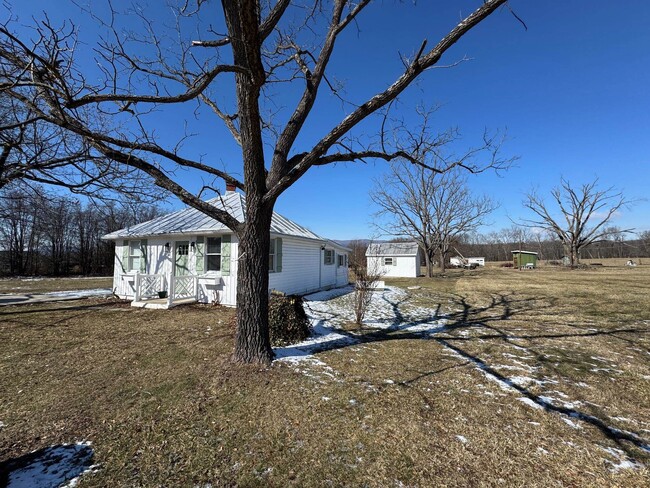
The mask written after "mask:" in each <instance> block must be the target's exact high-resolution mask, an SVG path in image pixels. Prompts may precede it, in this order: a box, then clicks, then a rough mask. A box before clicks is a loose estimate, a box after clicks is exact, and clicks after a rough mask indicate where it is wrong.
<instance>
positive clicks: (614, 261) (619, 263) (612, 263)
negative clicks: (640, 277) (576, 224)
mask: <svg viewBox="0 0 650 488" xmlns="http://www.w3.org/2000/svg"><path fill="white" fill-rule="evenodd" d="M629 259H630V258H608V259H581V260H580V264H590V265H592V264H596V265H603V266H607V267H624V266H625V263H627V262H628V261H629ZM631 259H632V261H634V262H635V263H636V264H637V265H642V266H650V258H631ZM550 261H554V260H549V259H542V260H540V261H539V262H538V266H539V267H546V266H549V267H553V268H556V267H557V266H556V265H551V264H549V262H550ZM507 262H508V263H509V262H510V261H488V262H486V263H485V266H486V267H489V268H498V267H500V266H501V265H503V264H505V263H507Z"/></svg>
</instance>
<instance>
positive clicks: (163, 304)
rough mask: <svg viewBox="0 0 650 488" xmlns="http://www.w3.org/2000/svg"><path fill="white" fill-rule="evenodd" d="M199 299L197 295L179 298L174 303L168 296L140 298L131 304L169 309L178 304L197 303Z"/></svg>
mask: <svg viewBox="0 0 650 488" xmlns="http://www.w3.org/2000/svg"><path fill="white" fill-rule="evenodd" d="M197 301H198V300H197V299H196V298H195V297H190V298H177V299H176V300H174V301H172V303H171V304H170V303H169V300H167V299H166V298H150V299H148V300H138V301H135V300H134V301H132V302H131V306H132V307H139V308H150V309H159V310H167V309H169V308H172V307H176V306H178V305H188V304H190V303H196V302H197Z"/></svg>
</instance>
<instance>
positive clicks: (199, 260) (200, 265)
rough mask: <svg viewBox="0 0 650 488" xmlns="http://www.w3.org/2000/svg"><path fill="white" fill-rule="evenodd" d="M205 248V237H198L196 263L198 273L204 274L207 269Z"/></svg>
mask: <svg viewBox="0 0 650 488" xmlns="http://www.w3.org/2000/svg"><path fill="white" fill-rule="evenodd" d="M204 248H205V244H204V243H203V237H197V238H196V264H195V270H196V274H203V272H204V271H205V266H204V263H205V257H204V254H205V253H204Z"/></svg>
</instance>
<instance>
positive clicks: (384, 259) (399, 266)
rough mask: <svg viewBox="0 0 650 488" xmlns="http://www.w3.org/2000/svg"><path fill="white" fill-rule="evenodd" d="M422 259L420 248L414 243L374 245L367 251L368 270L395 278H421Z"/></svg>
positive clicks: (382, 243)
mask: <svg viewBox="0 0 650 488" xmlns="http://www.w3.org/2000/svg"><path fill="white" fill-rule="evenodd" d="M421 259H422V255H421V251H420V246H419V245H418V243H417V242H412V241H410V242H381V243H373V244H370V245H369V246H368V249H367V250H366V261H367V265H368V269H369V270H373V272H374V271H377V272H378V273H380V274H381V275H382V276H388V277H394V278H398V277H399V278H415V277H417V276H419V275H420V263H421Z"/></svg>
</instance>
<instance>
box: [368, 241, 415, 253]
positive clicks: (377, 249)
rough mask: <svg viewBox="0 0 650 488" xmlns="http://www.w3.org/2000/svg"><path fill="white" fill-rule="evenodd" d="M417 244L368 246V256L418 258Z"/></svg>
mask: <svg viewBox="0 0 650 488" xmlns="http://www.w3.org/2000/svg"><path fill="white" fill-rule="evenodd" d="M418 248H419V246H418V243H417V242H378V243H373V244H370V245H369V246H368V249H367V250H366V256H417V254H418Z"/></svg>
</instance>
